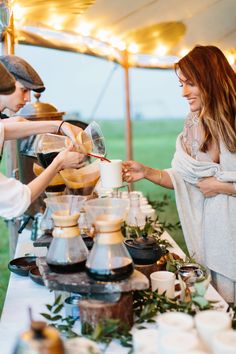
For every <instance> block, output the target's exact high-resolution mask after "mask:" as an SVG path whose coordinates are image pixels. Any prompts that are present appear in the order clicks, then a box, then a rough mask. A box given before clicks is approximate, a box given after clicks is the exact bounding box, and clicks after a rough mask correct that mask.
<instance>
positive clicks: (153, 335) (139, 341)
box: [133, 328, 159, 354]
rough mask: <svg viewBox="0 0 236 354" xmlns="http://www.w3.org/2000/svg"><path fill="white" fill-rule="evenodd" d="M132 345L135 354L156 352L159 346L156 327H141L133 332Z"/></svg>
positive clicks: (152, 353)
mask: <svg viewBox="0 0 236 354" xmlns="http://www.w3.org/2000/svg"><path fill="white" fill-rule="evenodd" d="M133 346H134V352H135V354H157V353H158V346H159V337H158V331H157V330H156V329H146V328H145V329H141V330H135V331H134V332H133Z"/></svg>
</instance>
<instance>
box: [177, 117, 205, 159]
mask: <svg viewBox="0 0 236 354" xmlns="http://www.w3.org/2000/svg"><path fill="white" fill-rule="evenodd" d="M182 143H183V147H184V149H185V151H186V152H187V153H188V154H189V155H190V156H191V157H193V158H194V159H195V160H198V161H212V159H211V157H210V155H209V154H208V153H207V152H202V151H199V147H200V145H201V129H200V126H199V118H198V115H197V114H194V113H189V115H188V116H187V118H186V120H185V123H184V128H183V137H182Z"/></svg>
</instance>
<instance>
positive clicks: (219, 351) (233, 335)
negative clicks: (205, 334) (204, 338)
mask: <svg viewBox="0 0 236 354" xmlns="http://www.w3.org/2000/svg"><path fill="white" fill-rule="evenodd" d="M212 346H213V354H235V353H236V331H234V330H228V331H223V332H219V333H217V334H215V335H214V337H213V340H212Z"/></svg>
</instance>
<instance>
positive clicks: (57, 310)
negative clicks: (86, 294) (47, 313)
mask: <svg viewBox="0 0 236 354" xmlns="http://www.w3.org/2000/svg"><path fill="white" fill-rule="evenodd" d="M63 306H64V305H63V304H60V305H58V306H57V307H56V308H55V309H54V310H53V313H58V312H60V311H61V310H62V308H63Z"/></svg>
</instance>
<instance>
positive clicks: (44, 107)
mask: <svg viewBox="0 0 236 354" xmlns="http://www.w3.org/2000/svg"><path fill="white" fill-rule="evenodd" d="M34 96H35V98H36V101H35V102H28V103H27V104H26V105H25V106H24V107H23V108H22V109H21V110H20V111H18V112H17V116H21V117H24V118H26V119H29V120H31V121H36V120H37V121H39V120H61V119H62V117H63V115H64V113H65V112H58V110H57V108H56V107H55V106H53V105H52V104H50V103H44V102H41V101H40V100H39V99H40V96H41V94H40V93H36V94H35V95H34ZM35 137H36V136H35V135H32V136H30V137H28V138H24V139H18V141H17V155H18V168H19V179H20V181H21V182H22V183H24V184H28V183H29V182H30V181H32V180H33V179H34V178H35V175H34V172H33V164H34V163H35V162H37V157H36V155H35V152H34V149H33V144H34V140H35ZM43 198H44V196H43V195H41V196H39V197H38V198H37V199H36V200H35V201H34V202H33V203H32V204H31V205H30V207H29V208H28V210H27V211H26V213H25V215H23V217H22V218H21V226H20V229H19V232H21V231H22V230H23V228H24V227H25V226H26V225H27V223H28V222H29V221H30V219H31V220H32V235H31V238H32V239H35V238H36V237H37V231H38V223H39V220H40V218H41V216H42V213H43V211H44V209H45V204H44V202H43Z"/></svg>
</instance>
